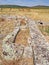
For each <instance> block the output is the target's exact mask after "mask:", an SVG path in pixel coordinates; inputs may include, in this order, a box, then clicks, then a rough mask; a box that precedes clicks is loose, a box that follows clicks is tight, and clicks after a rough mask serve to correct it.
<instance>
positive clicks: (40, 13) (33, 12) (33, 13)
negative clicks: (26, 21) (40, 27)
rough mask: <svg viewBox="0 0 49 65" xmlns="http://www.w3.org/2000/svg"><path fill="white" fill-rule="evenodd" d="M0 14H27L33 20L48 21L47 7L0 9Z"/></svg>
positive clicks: (48, 11)
mask: <svg viewBox="0 0 49 65" xmlns="http://www.w3.org/2000/svg"><path fill="white" fill-rule="evenodd" d="M0 14H8V15H21V16H24V15H25V16H27V17H29V18H31V19H34V20H43V21H49V9H21V8H20V9H18V8H17V9H8V8H7V9H6V8H3V9H2V11H1V10H0Z"/></svg>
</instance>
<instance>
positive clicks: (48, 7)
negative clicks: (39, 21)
mask: <svg viewBox="0 0 49 65" xmlns="http://www.w3.org/2000/svg"><path fill="white" fill-rule="evenodd" d="M0 8H33V9H49V6H42V5H37V6H32V7H28V6H20V5H0Z"/></svg>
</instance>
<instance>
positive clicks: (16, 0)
mask: <svg viewBox="0 0 49 65" xmlns="http://www.w3.org/2000/svg"><path fill="white" fill-rule="evenodd" d="M1 4H2V5H4V4H7V5H21V6H35V5H47V6H49V0H0V5H1Z"/></svg>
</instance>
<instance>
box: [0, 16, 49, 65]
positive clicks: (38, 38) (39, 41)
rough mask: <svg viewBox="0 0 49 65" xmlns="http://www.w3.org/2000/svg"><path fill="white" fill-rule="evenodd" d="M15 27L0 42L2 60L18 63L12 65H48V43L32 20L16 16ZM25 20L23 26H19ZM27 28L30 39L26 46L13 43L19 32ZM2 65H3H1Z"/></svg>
mask: <svg viewBox="0 0 49 65" xmlns="http://www.w3.org/2000/svg"><path fill="white" fill-rule="evenodd" d="M17 18H18V20H17V19H16V20H17V21H16V22H18V23H17V25H16V27H15V28H14V30H13V32H11V33H9V34H8V35H7V36H6V37H5V38H4V39H3V42H2V55H1V56H2V58H3V59H4V60H6V61H7V63H8V61H9V60H10V61H13V60H15V61H19V60H20V61H19V62H17V63H16V62H15V64H13V65H49V43H48V42H47V41H46V39H45V37H44V35H43V34H42V33H41V32H40V30H39V29H38V26H37V25H36V23H35V21H34V20H31V19H29V18H27V17H21V16H17ZM21 20H25V25H21ZM27 27H28V28H29V33H30V37H29V38H28V45H27V46H24V45H23V44H17V43H15V37H16V36H17V34H18V33H19V31H20V30H21V29H22V30H25V29H26V28H27ZM3 65H4V64H3Z"/></svg>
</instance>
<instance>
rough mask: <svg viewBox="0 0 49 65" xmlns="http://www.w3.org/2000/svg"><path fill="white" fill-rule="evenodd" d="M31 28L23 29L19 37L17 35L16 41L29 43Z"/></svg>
mask: <svg viewBox="0 0 49 65" xmlns="http://www.w3.org/2000/svg"><path fill="white" fill-rule="evenodd" d="M29 36H30V35H29V29H26V30H21V31H20V32H19V33H18V35H17V37H16V41H15V43H18V44H23V45H25V46H26V45H28V42H27V40H28V37H29Z"/></svg>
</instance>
